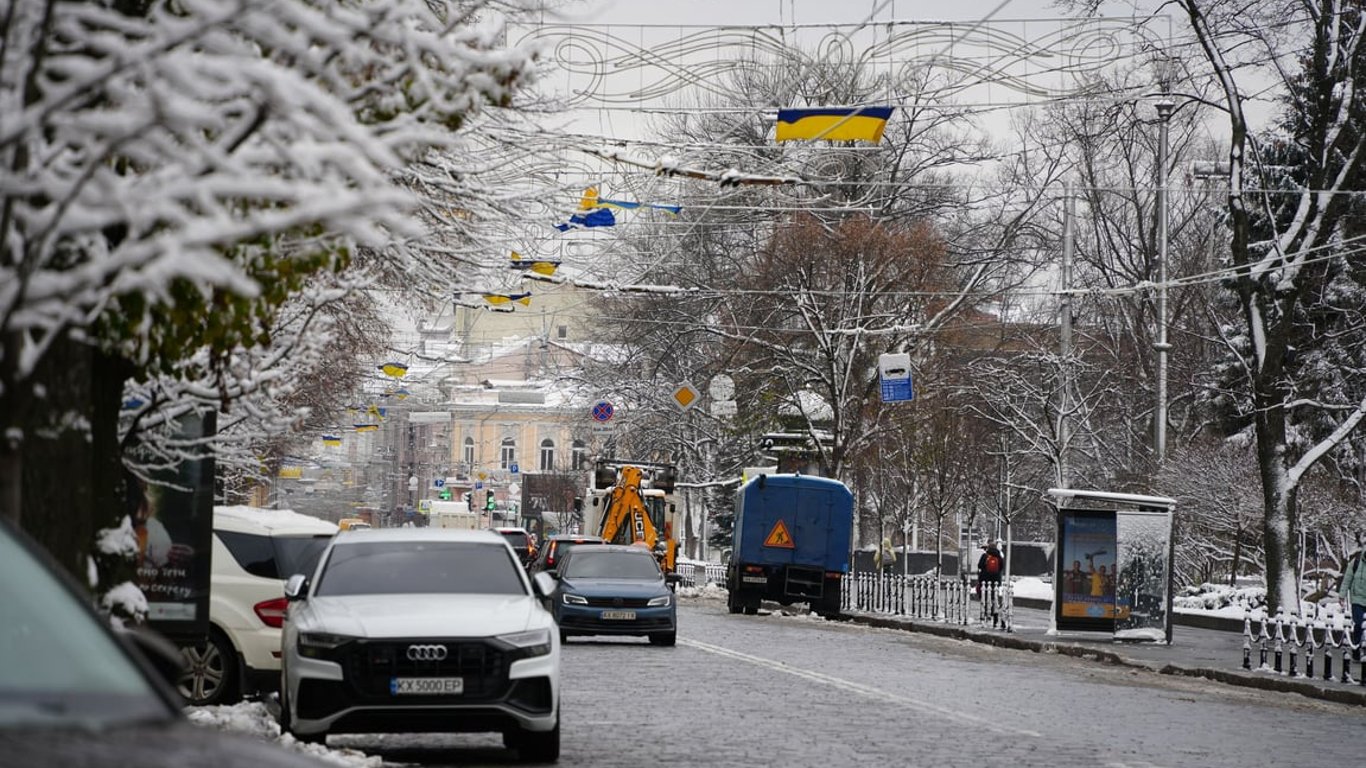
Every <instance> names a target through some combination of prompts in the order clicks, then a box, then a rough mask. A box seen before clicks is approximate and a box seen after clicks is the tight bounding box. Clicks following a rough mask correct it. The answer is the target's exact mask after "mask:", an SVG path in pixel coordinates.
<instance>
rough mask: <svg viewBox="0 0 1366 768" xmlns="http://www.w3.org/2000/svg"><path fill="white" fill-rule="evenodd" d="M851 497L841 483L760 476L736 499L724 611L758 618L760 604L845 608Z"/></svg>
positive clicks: (823, 610)
mask: <svg viewBox="0 0 1366 768" xmlns="http://www.w3.org/2000/svg"><path fill="white" fill-rule="evenodd" d="M853 526H854V496H853V494H851V493H850V492H849V489H848V488H847V487H845V485H844V483H841V482H839V481H838V480H831V479H829V478H824V477H815V476H810V475H759V476H758V477H756V478H754V479H752V480H750V481H749V482H747V483H745V484H744V485H743V486H741V488H740V490H739V491H737V492H736V494H735V533H734V538H733V541H732V544H733V546H732V548H731V559H730V562H729V563H728V564H727V566H726V588H727V589H728V590H729V591H730V596H729V598H728V599H727V603H726V607H727V608H728V609H729V610H730V612H731V613H741V612H744V613H746V614H754V613H758V611H759V601H760V600H772V601H775V602H778V603H782V604H783V605H791V604H792V603H799V602H800V603H808V604H809V605H810V606H811V610H812V612H813V613H818V614H820V615H822V616H833V615H835V614H838V613H839V610H840V588H841V586H842V585H843V582H844V577H845V575H846V574H847V573H848V572H849V544H850V541H851V538H852V536H853Z"/></svg>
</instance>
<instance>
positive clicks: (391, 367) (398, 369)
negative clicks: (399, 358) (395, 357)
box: [379, 362, 408, 379]
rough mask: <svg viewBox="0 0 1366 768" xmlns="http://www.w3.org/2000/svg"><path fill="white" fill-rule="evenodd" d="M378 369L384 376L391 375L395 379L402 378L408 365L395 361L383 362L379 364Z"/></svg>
mask: <svg viewBox="0 0 1366 768" xmlns="http://www.w3.org/2000/svg"><path fill="white" fill-rule="evenodd" d="M379 369H380V370H381V371H383V372H384V375H385V376H392V377H394V378H396V379H401V378H403V374H405V373H407V372H408V366H406V365H404V364H403V363H396V362H388V363H385V364H383V365H381V366H379Z"/></svg>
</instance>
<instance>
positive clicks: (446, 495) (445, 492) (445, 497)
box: [437, 488, 451, 501]
mask: <svg viewBox="0 0 1366 768" xmlns="http://www.w3.org/2000/svg"><path fill="white" fill-rule="evenodd" d="M437 496H438V497H439V498H440V499H441V500H442V501H450V500H451V489H450V488H442V489H441V493H439V494H437Z"/></svg>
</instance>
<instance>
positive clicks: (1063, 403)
mask: <svg viewBox="0 0 1366 768" xmlns="http://www.w3.org/2000/svg"><path fill="white" fill-rule="evenodd" d="M1062 189H1063V191H1062V194H1063V220H1062V296H1061V298H1060V299H1059V301H1058V304H1059V306H1060V312H1061V317H1059V334H1058V335H1059V344H1058V354H1059V356H1060V358H1061V363H1062V392H1061V393H1060V394H1059V397H1058V487H1059V488H1068V487H1070V485H1069V481H1068V477H1067V446H1068V443H1069V442H1070V441H1071V437H1070V435H1069V434H1068V433H1069V429H1068V426H1069V425H1068V417H1069V415H1070V414H1069V410H1070V409H1071V392H1072V247H1073V239H1074V238H1075V234H1074V231H1073V230H1074V227H1075V224H1074V222H1073V220H1074V219H1075V218H1076V215H1077V211H1076V205H1077V203H1076V198H1074V197H1073V195H1072V182H1070V181H1069V182H1067V183H1066V184H1064V185H1063V188H1062Z"/></svg>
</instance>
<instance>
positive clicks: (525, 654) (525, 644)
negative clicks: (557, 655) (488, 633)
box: [497, 629, 550, 659]
mask: <svg viewBox="0 0 1366 768" xmlns="http://www.w3.org/2000/svg"><path fill="white" fill-rule="evenodd" d="M497 640H498V642H500V643H502V644H504V645H506V646H509V647H511V649H512V654H511V655H512V658H514V659H525V658H530V657H532V656H545V655H546V654H548V653H550V630H548V629H532V630H528V631H526V632H514V633H512V634H510V635H498V637H497Z"/></svg>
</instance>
